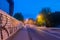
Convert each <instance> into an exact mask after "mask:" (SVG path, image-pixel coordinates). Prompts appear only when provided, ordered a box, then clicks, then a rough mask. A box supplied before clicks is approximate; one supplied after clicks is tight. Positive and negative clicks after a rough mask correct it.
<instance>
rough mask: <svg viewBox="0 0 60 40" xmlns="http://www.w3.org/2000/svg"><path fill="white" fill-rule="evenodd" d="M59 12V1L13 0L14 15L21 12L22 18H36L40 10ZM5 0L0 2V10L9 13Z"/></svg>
mask: <svg viewBox="0 0 60 40" xmlns="http://www.w3.org/2000/svg"><path fill="white" fill-rule="evenodd" d="M45 7H49V8H51V11H53V12H54V11H60V0H14V13H17V12H21V13H22V14H23V16H24V18H34V19H35V18H36V16H37V15H38V13H39V12H40V11H41V9H42V8H45ZM8 8H9V6H8V4H7V2H6V0H0V9H3V10H5V11H6V12H9V10H8Z"/></svg>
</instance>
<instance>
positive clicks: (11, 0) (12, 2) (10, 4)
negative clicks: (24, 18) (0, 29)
mask: <svg viewBox="0 0 60 40" xmlns="http://www.w3.org/2000/svg"><path fill="white" fill-rule="evenodd" d="M7 2H8V3H9V15H10V16H13V11H14V1H13V0H7Z"/></svg>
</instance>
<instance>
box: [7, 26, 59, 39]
mask: <svg viewBox="0 0 60 40" xmlns="http://www.w3.org/2000/svg"><path fill="white" fill-rule="evenodd" d="M10 39H11V40H60V30H59V29H56V31H55V29H54V30H52V29H49V28H46V27H24V28H23V29H21V30H19V31H18V32H17V33H16V34H15V35H14V36H13V37H12V38H10ZM8 40H9V39H8Z"/></svg>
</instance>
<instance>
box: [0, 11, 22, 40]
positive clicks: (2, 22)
mask: <svg viewBox="0 0 60 40" xmlns="http://www.w3.org/2000/svg"><path fill="white" fill-rule="evenodd" d="M20 23H21V22H20V21H18V20H16V19H15V18H13V17H11V16H9V15H8V14H6V12H4V11H2V10H0V40H6V39H7V38H9V37H10V36H12V35H13V34H15V33H16V32H17V31H18V30H19V29H20V28H22V26H21V25H20ZM20 26H21V27H20Z"/></svg>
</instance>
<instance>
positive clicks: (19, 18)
mask: <svg viewBox="0 0 60 40" xmlns="http://www.w3.org/2000/svg"><path fill="white" fill-rule="evenodd" d="M14 18H16V19H18V20H20V21H24V17H23V15H22V13H15V15H14Z"/></svg>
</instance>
